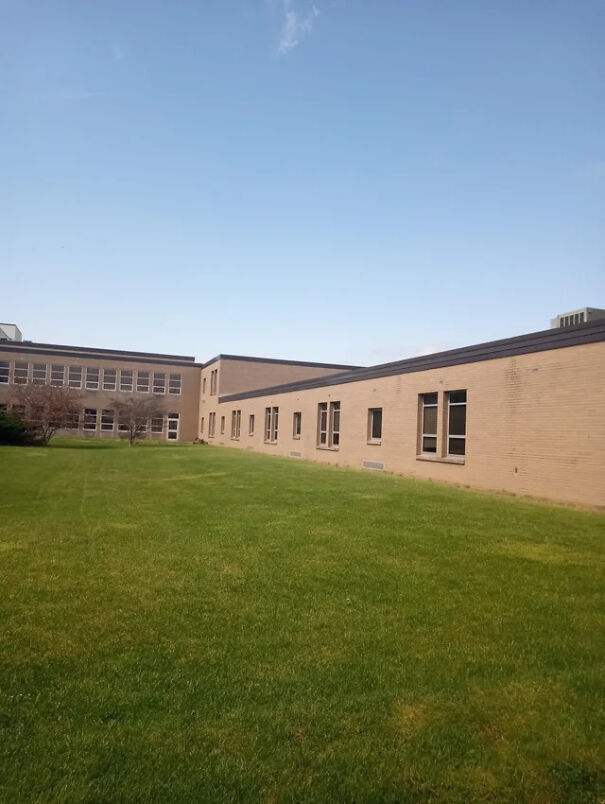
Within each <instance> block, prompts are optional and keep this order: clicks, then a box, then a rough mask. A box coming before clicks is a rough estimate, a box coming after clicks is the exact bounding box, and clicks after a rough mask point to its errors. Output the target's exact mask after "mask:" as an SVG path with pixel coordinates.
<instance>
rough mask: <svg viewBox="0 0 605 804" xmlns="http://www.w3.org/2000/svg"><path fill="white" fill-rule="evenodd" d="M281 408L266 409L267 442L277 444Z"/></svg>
mask: <svg viewBox="0 0 605 804" xmlns="http://www.w3.org/2000/svg"><path fill="white" fill-rule="evenodd" d="M278 420H279V408H265V442H267V443H268V444H276V443H277V429H278V428H277V426H278Z"/></svg>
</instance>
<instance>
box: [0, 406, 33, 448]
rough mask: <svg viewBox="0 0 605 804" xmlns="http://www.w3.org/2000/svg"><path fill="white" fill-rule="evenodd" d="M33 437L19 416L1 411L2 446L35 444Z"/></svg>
mask: <svg viewBox="0 0 605 804" xmlns="http://www.w3.org/2000/svg"><path fill="white" fill-rule="evenodd" d="M33 440H34V439H33V436H32V433H31V430H30V429H29V427H28V426H27V424H26V423H25V422H24V421H23V419H21V418H20V417H19V416H16V415H15V414H13V413H7V412H6V411H4V410H0V444H2V445H8V444H10V445H12V446H25V445H26V444H32V443H33Z"/></svg>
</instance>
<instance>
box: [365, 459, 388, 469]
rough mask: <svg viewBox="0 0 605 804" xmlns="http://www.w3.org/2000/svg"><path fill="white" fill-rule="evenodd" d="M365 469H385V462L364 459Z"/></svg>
mask: <svg viewBox="0 0 605 804" xmlns="http://www.w3.org/2000/svg"><path fill="white" fill-rule="evenodd" d="M363 466H364V469H377V470H378V471H382V470H384V464H383V463H380V461H364V462H363Z"/></svg>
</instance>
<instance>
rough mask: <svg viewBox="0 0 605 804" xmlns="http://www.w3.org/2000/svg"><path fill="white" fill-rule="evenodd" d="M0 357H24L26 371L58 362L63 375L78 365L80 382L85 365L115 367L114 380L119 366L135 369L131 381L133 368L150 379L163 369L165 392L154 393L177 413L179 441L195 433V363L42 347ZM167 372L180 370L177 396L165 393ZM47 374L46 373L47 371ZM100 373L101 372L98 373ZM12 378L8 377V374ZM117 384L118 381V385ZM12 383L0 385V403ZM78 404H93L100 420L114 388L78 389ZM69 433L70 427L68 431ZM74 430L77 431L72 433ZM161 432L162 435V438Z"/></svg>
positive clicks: (1, 353)
mask: <svg viewBox="0 0 605 804" xmlns="http://www.w3.org/2000/svg"><path fill="white" fill-rule="evenodd" d="M0 360H8V361H10V362H11V363H13V364H14V362H15V361H24V362H27V363H29V364H30V371H31V365H32V364H33V363H46V364H47V365H48V367H49V368H48V371H49V372H50V366H51V365H52V364H53V363H55V364H58V365H63V366H66V377H67V367H69V366H81V367H82V369H84V371H83V378H82V379H83V385H84V383H85V377H86V375H85V369H86V368H87V367H90V368H101V369H104V368H107V369H118V375H117V376H118V383H119V370H120V369H125V370H131V371H134V372H135V381H136V372H137V371H148V372H149V374H150V380H152V375H153V372H154V371H155V372H164V373H165V374H166V393H165V394H163V395H162V394H160V395H158V398H159V399H160V400H161V401H162V402H163V404H164V407H165V412H166V413H178V414H179V441H193V439H194V438H195V437H196V436H197V432H198V427H199V420H198V410H199V389H200V384H199V376H200V368H199V366H195V365H187V364H181V365H169V364H167V363H160V362H158V363H155V362H154V363H144V362H141V361H137V360H109V359H107V357H103V356H102V355H99V356H97V357H94V358H89V357H84V356H78V355H74V354H71V355H70V354H68V353H63V354H60V355H51V354H49V353H48V352H45V351H44V350H40V352H37V353H35V354H32V353H31V352H17V351H14V350H12V349H11V351H10V352H8V351H0ZM170 374H180V375H181V394H180V396H177V395H173V394H169V393H168V377H169V375H170ZM49 376H50V375H49ZM101 376H102V375H101ZM11 379H12V377H11ZM118 387H119V385H118ZM14 388H15V385H14V384H13V383H12V382H11V384H10V385H0V403H3V402H7V401H8V400H9V399H10V397H11V394H12V392H13V389H14ZM129 393H130V392H124V393H123V394H122V395H123V396H127V395H129ZM81 394H82V408H96V409H97V410H98V413H97V417H98V421H99V420H100V416H101V410H102V409H103V408H108V409H111V407H112V399H115V397H116V395H117V394H116V392H113V391H103V390H102V389H100V390H98V391H86V390H85V389H82V391H81ZM150 395H151V394H143V396H146V397H147V396H150ZM70 433H71V431H70ZM73 434H77V433H73ZM86 435H87V436H88V437H94V436H95V435H97V436H99V437H111V436H112V435H114V436H117V434H116V433H114V434H111V433H102V432H100V431H96V432H95V431H91V432H87V433H86ZM165 435H166V434H165V432H164V435H163V437H164V438H165Z"/></svg>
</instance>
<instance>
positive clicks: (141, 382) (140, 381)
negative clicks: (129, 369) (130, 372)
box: [137, 371, 149, 394]
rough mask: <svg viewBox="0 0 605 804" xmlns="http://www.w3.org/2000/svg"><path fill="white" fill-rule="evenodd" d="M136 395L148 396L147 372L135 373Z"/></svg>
mask: <svg viewBox="0 0 605 804" xmlns="http://www.w3.org/2000/svg"><path fill="white" fill-rule="evenodd" d="M137 393H139V394H148V393H149V372H148V371H137Z"/></svg>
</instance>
